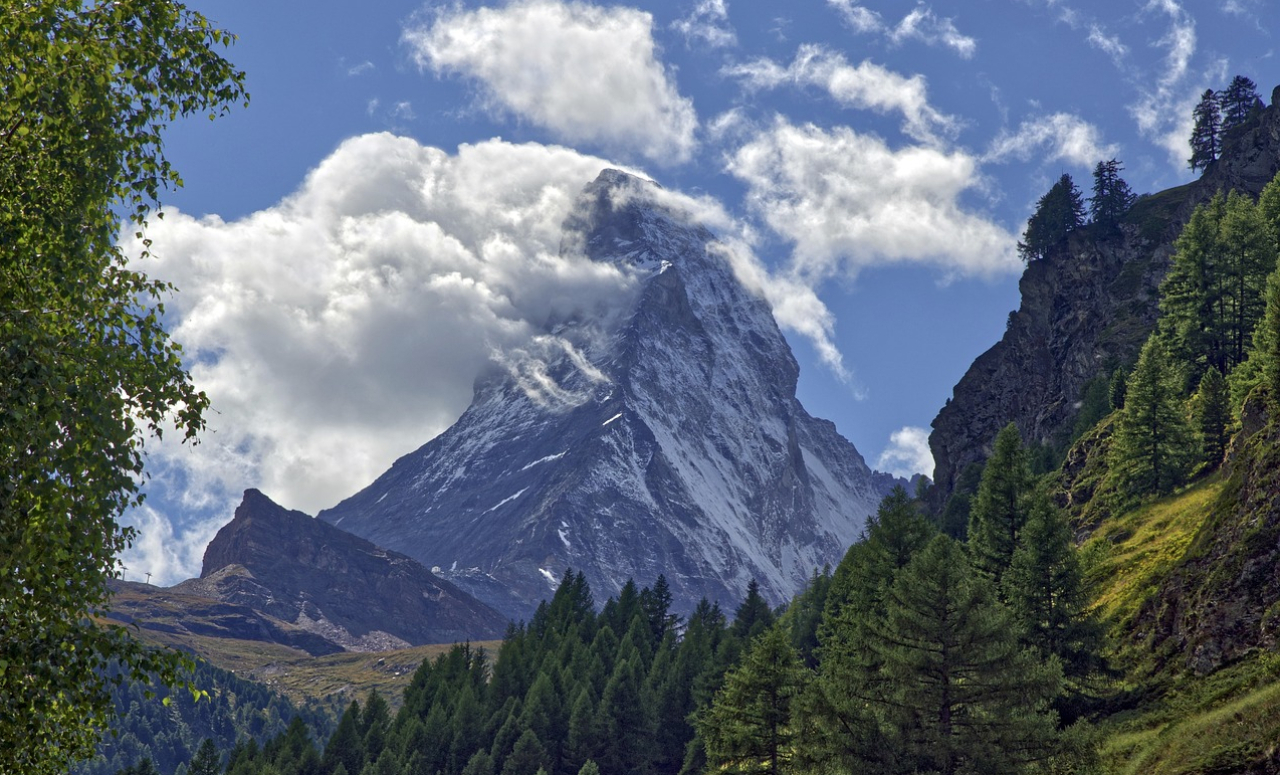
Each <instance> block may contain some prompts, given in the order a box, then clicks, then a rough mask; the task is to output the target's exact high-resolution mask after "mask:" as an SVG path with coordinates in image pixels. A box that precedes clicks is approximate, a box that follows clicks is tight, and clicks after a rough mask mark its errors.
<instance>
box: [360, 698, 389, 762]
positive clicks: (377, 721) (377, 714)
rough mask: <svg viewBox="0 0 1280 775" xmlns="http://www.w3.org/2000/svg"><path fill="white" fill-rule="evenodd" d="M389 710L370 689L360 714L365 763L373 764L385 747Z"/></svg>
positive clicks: (385, 703)
mask: <svg viewBox="0 0 1280 775" xmlns="http://www.w3.org/2000/svg"><path fill="white" fill-rule="evenodd" d="M390 723H391V719H390V710H389V708H388V707H387V701H386V700H384V699H382V695H380V694H378V690H377V689H370V690H369V696H368V697H366V698H365V703H364V710H363V711H361V713H360V737H361V741H362V743H363V745H364V755H365V761H367V762H375V761H377V760H378V757H379V756H381V755H382V748H383V746H384V745H386V740H387V728H388V726H390Z"/></svg>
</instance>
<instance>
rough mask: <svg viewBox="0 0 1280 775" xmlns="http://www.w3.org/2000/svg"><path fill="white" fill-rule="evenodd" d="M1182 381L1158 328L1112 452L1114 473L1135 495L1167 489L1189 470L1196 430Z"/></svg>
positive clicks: (1137, 371)
mask: <svg viewBox="0 0 1280 775" xmlns="http://www.w3.org/2000/svg"><path fill="white" fill-rule="evenodd" d="M1180 382H1181V380H1180V378H1179V375H1178V374H1177V372H1176V370H1175V369H1174V368H1173V367H1172V366H1171V364H1170V362H1169V355H1168V352H1167V350H1166V349H1165V346H1164V343H1163V341H1162V340H1161V339H1160V337H1159V335H1158V334H1153V335H1152V336H1151V337H1149V338H1148V339H1147V342H1146V344H1144V345H1143V346H1142V352H1141V353H1140V354H1139V355H1138V363H1137V365H1136V366H1134V368H1133V373H1132V374H1130V375H1129V385H1128V389H1127V391H1126V392H1127V397H1126V398H1125V405H1124V410H1123V411H1121V412H1120V414H1119V417H1118V419H1117V422H1116V431H1115V436H1114V437H1113V440H1112V443H1111V449H1110V453H1109V458H1108V463H1109V467H1110V469H1111V471H1112V473H1113V474H1114V475H1115V476H1116V477H1118V479H1119V482H1120V483H1121V485H1122V487H1123V488H1124V490H1125V491H1126V492H1127V493H1128V494H1130V495H1136V496H1141V495H1149V494H1157V493H1167V492H1169V491H1171V490H1172V489H1173V488H1174V487H1175V486H1176V485H1177V484H1179V483H1180V482H1181V481H1182V478H1183V475H1184V474H1185V472H1186V468H1187V463H1188V451H1189V450H1190V449H1191V432H1190V428H1189V427H1188V424H1187V418H1186V416H1185V414H1184V413H1183V409H1182V395H1181V389H1180Z"/></svg>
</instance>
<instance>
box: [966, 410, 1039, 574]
mask: <svg viewBox="0 0 1280 775" xmlns="http://www.w3.org/2000/svg"><path fill="white" fill-rule="evenodd" d="M1031 486H1032V479H1031V469H1030V466H1029V465H1028V462H1027V453H1026V450H1025V449H1024V448H1023V446H1022V435H1021V434H1020V433H1019V432H1018V426H1017V425H1014V424H1013V423H1009V424H1008V425H1006V426H1005V427H1004V428H1002V429H1001V430H1000V432H999V433H998V434H996V438H995V443H994V444H993V445H992V451H991V457H990V458H988V459H987V465H986V468H984V469H983V471H982V482H981V484H979V485H978V494H977V496H975V497H974V500H973V504H972V506H971V507H970V511H969V553H970V556H972V557H973V564H974V567H975V568H976V569H977V570H978V571H979V572H980V573H982V574H983V575H985V576H986V577H987V578H988V579H991V580H992V581H993V582H996V583H998V582H999V580H1000V577H1001V576H1002V575H1003V574H1004V571H1005V569H1006V568H1008V567H1009V563H1010V562H1011V561H1012V560H1013V552H1014V550H1015V549H1017V547H1018V534H1019V533H1020V532H1021V531H1022V526H1023V525H1024V524H1025V523H1026V521H1027V503H1026V499H1027V495H1028V494H1029V493H1030V492H1031Z"/></svg>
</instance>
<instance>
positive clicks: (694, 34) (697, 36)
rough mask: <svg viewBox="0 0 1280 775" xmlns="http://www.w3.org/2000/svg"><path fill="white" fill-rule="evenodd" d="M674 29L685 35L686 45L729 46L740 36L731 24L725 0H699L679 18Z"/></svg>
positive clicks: (672, 25)
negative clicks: (687, 12)
mask: <svg viewBox="0 0 1280 775" xmlns="http://www.w3.org/2000/svg"><path fill="white" fill-rule="evenodd" d="M671 27H672V29H674V30H676V31H677V32H679V33H680V34H681V35H683V36H684V40H685V45H687V46H690V47H692V46H694V45H697V44H705V45H707V46H710V47H711V48H729V47H731V46H735V45H737V43H738V36H737V35H736V34H735V33H734V31H733V27H731V26H730V25H729V9H728V7H727V5H726V3H725V0H698V4H697V5H696V6H694V8H693V10H692V11H690V13H689V15H688V16H686V17H684V18H682V19H677V20H676V21H674V22H672V24H671Z"/></svg>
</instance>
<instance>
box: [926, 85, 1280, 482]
mask: <svg viewBox="0 0 1280 775" xmlns="http://www.w3.org/2000/svg"><path fill="white" fill-rule="evenodd" d="M1277 98H1280V88H1277V90H1276V94H1274V95H1273V98H1272V106H1271V107H1270V108H1267V109H1266V110H1264V111H1263V112H1262V113H1261V114H1260V115H1258V116H1256V117H1255V119H1254V120H1252V121H1250V122H1249V123H1247V124H1246V125H1244V126H1242V127H1239V128H1237V129H1236V130H1234V131H1233V132H1232V133H1231V134H1230V135H1228V136H1227V138H1226V140H1225V142H1224V149H1223V155H1222V158H1220V159H1219V160H1218V161H1216V162H1214V163H1213V164H1211V165H1210V167H1209V169H1208V170H1207V171H1206V172H1205V174H1204V176H1203V177H1202V178H1201V179H1200V180H1198V181H1196V182H1194V183H1191V184H1188V185H1186V186H1181V187H1179V188H1174V189H1170V190H1167V191H1164V192H1161V193H1159V194H1154V195H1151V196H1144V197H1142V198H1141V199H1139V200H1138V202H1137V203H1136V204H1135V205H1134V207H1133V209H1132V210H1130V212H1129V213H1128V214H1127V215H1126V216H1125V218H1124V220H1123V222H1122V223H1121V224H1120V228H1119V229H1118V231H1115V232H1111V233H1100V231H1099V230H1096V229H1094V228H1092V227H1086V228H1083V229H1080V230H1078V231H1076V232H1074V233H1073V234H1072V235H1071V237H1070V239H1069V240H1068V241H1067V243H1066V244H1065V245H1063V246H1062V248H1061V249H1060V250H1058V251H1056V252H1054V253H1052V254H1051V255H1049V256H1048V257H1047V258H1044V259H1041V260H1038V261H1034V262H1032V263H1031V264H1029V265H1028V266H1027V269H1026V271H1025V272H1024V273H1023V276H1022V280H1021V282H1020V283H1019V289H1020V291H1021V293H1022V303H1021V306H1020V307H1019V308H1018V310H1017V311H1016V312H1013V313H1010V315H1009V325H1008V328H1007V329H1006V331H1005V335H1004V337H1003V338H1002V339H1001V340H1000V341H999V342H998V343H996V344H995V345H994V346H993V347H992V348H991V349H990V350H988V351H987V352H985V353H983V354H982V355H981V356H979V357H978V359H977V360H975V361H974V363H973V365H972V366H971V367H970V368H969V371H968V372H966V373H965V375H964V377H962V378H961V380H960V382H959V383H958V384H957V385H956V387H955V390H954V393H953V397H952V398H951V400H949V401H948V402H947V405H946V406H945V407H943V409H942V410H941V411H940V412H939V413H938V416H937V417H936V418H935V419H934V421H933V433H932V434H931V435H930V437H929V446H930V448H931V449H932V451H933V459H934V462H935V464H936V468H935V470H934V481H935V482H936V483H937V486H936V487H935V488H934V489H933V495H932V497H933V499H934V501H935V505H937V506H939V507H940V506H941V505H942V504H943V503H945V501H946V499H947V497H949V496H950V494H951V492H952V491H953V490H954V488H955V485H956V481H957V479H958V478H959V477H960V475H961V473H962V472H963V471H964V470H965V468H966V467H967V466H969V465H971V464H975V463H982V462H984V461H985V460H986V459H987V457H988V455H989V454H990V452H991V448H990V445H991V442H992V440H994V439H995V436H996V434H997V433H998V432H999V431H1000V429H1001V428H1002V427H1004V426H1005V425H1007V424H1008V423H1009V422H1011V421H1012V422H1015V423H1017V425H1018V428H1019V430H1021V431H1022V436H1023V439H1024V440H1025V441H1027V442H1028V443H1040V444H1046V445H1055V446H1056V445H1060V444H1062V443H1064V442H1065V441H1066V440H1067V437H1068V435H1069V434H1070V431H1071V429H1072V426H1073V424H1074V422H1075V417H1076V414H1077V412H1078V410H1079V408H1080V400H1081V392H1082V389H1083V387H1084V385H1085V383H1086V382H1088V381H1089V380H1090V379H1092V378H1093V377H1094V376H1095V375H1098V374H1100V373H1108V372H1109V371H1111V370H1112V369H1114V368H1115V367H1117V366H1121V365H1123V366H1128V365H1130V364H1132V363H1133V361H1135V360H1136V359H1137V355H1138V350H1139V349H1140V348H1141V347H1142V343H1143V342H1144V341H1145V340H1146V337H1147V335H1148V334H1149V333H1150V332H1151V330H1152V329H1153V328H1154V326H1155V322H1156V317H1157V313H1158V309H1157V303H1158V299H1159V295H1158V291H1159V287H1160V282H1161V281H1162V280H1163V279H1164V276H1165V273H1166V272H1167V271H1168V268H1169V264H1170V259H1171V257H1172V255H1173V241H1174V240H1175V239H1176V238H1177V236H1178V234H1179V232H1180V231H1181V230H1182V226H1183V225H1184V224H1185V223H1186V222H1187V220H1188V219H1189V218H1190V216H1191V213H1192V211H1193V210H1194V209H1195V207H1196V206H1197V205H1199V204H1200V203H1202V202H1204V201H1207V200H1208V199H1209V198H1211V197H1212V196H1213V195H1214V194H1215V193H1216V192H1217V191H1219V190H1222V191H1228V190H1233V189H1234V190H1240V191H1246V192H1248V193H1250V194H1253V195H1254V196H1256V195H1257V194H1258V193H1259V192H1261V190H1262V188H1263V187H1264V186H1265V185H1266V184H1267V183H1268V182H1270V181H1271V179H1272V178H1273V177H1274V176H1275V175H1276V173H1277V171H1280V107H1277V106H1276V104H1275V103H1276V101H1277Z"/></svg>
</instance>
